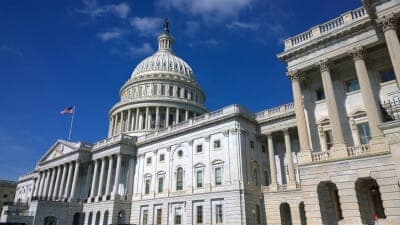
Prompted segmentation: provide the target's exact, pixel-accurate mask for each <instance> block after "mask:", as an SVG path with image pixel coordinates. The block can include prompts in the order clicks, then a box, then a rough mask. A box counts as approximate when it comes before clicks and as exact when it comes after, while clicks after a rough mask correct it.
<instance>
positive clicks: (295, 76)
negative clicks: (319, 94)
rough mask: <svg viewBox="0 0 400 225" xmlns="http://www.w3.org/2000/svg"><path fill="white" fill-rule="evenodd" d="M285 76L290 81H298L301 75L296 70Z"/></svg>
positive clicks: (288, 72)
mask: <svg viewBox="0 0 400 225" xmlns="http://www.w3.org/2000/svg"><path fill="white" fill-rule="evenodd" d="M286 76H287V77H288V78H289V79H290V80H291V81H293V80H300V78H301V75H300V72H299V71H298V70H291V71H287V72H286Z"/></svg>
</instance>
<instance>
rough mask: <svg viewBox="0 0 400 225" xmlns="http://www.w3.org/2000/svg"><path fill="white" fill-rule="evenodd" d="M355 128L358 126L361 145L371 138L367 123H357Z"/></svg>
mask: <svg viewBox="0 0 400 225" xmlns="http://www.w3.org/2000/svg"><path fill="white" fill-rule="evenodd" d="M357 128H358V135H359V136H360V143H361V144H362V145H366V144H368V143H369V140H370V139H371V133H370V130H369V126H368V123H360V124H357Z"/></svg>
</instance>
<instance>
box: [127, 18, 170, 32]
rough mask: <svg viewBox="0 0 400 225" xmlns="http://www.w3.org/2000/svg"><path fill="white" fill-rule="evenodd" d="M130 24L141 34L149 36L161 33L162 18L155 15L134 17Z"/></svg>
mask: <svg viewBox="0 0 400 225" xmlns="http://www.w3.org/2000/svg"><path fill="white" fill-rule="evenodd" d="M130 24H131V26H132V27H134V28H135V29H136V30H138V31H139V32H140V35H142V36H151V35H157V34H159V33H161V27H162V24H163V22H162V19H161V18H157V17H142V18H141V17H134V18H132V19H131V20H130Z"/></svg>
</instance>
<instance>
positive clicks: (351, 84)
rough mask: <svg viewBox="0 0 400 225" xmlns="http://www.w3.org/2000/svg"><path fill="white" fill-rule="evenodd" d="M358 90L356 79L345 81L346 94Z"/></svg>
mask: <svg viewBox="0 0 400 225" xmlns="http://www.w3.org/2000/svg"><path fill="white" fill-rule="evenodd" d="M357 90H360V84H359V83H358V80H357V79H351V80H348V81H346V92H352V91H357Z"/></svg>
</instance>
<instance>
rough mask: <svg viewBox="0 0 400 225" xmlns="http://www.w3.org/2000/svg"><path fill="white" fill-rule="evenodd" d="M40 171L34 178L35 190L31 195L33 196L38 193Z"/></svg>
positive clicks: (36, 195)
mask: <svg viewBox="0 0 400 225" xmlns="http://www.w3.org/2000/svg"><path fill="white" fill-rule="evenodd" d="M40 175H41V174H40V172H39V175H38V177H37V178H36V180H35V190H34V192H33V196H34V197H38V193H39V186H40Z"/></svg>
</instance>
